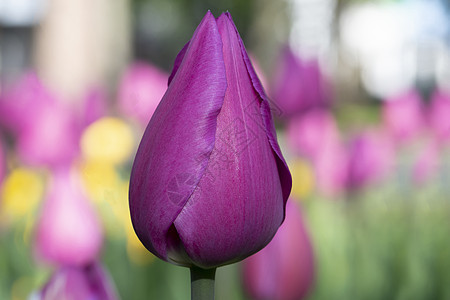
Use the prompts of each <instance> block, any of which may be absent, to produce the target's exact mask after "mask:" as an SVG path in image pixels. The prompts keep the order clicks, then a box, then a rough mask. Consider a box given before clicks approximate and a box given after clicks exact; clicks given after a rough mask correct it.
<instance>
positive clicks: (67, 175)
mask: <svg viewBox="0 0 450 300" xmlns="http://www.w3.org/2000/svg"><path fill="white" fill-rule="evenodd" d="M52 175H53V177H52V179H53V180H52V181H51V185H50V188H49V193H48V196H47V199H46V201H45V203H44V206H43V208H42V212H41V215H40V219H39V221H38V224H37V232H36V250H37V254H38V256H39V257H41V258H43V259H44V260H46V261H49V262H52V263H56V264H60V265H77V266H80V265H84V264H87V263H89V262H92V261H94V260H95V259H96V258H97V255H98V253H99V251H100V249H101V246H102V240H103V238H102V228H101V225H100V222H99V220H98V218H97V215H96V214H95V212H94V210H93V208H92V207H91V206H90V204H89V203H88V200H87V199H86V198H85V196H84V195H83V193H82V190H81V186H80V184H81V182H80V181H79V180H80V179H79V178H78V177H77V176H76V175H77V174H74V173H72V172H71V170H70V168H62V169H60V170H56V171H54V172H53V174H52Z"/></svg>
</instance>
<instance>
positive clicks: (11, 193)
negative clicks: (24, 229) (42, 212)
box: [1, 168, 44, 219]
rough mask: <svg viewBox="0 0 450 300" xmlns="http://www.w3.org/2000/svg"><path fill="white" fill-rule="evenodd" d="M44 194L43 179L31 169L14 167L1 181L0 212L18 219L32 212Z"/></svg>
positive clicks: (7, 216)
mask: <svg viewBox="0 0 450 300" xmlns="http://www.w3.org/2000/svg"><path fill="white" fill-rule="evenodd" d="M43 195H44V179H43V178H42V176H41V175H40V174H39V173H38V172H36V171H33V170H31V169H27V168H17V169H14V170H13V171H12V172H11V173H10V174H9V175H8V176H7V177H6V178H5V181H4V182H3V187H2V191H1V197H2V201H1V214H2V216H3V217H6V218H11V219H18V218H22V217H23V216H25V215H27V214H29V213H31V212H33V211H34V210H35V209H36V206H37V204H38V203H39V201H40V200H41V199H42V197H43Z"/></svg>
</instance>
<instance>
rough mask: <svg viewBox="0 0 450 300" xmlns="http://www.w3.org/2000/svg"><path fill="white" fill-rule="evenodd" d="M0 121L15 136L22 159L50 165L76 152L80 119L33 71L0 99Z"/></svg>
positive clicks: (52, 165)
mask: <svg viewBox="0 0 450 300" xmlns="http://www.w3.org/2000/svg"><path fill="white" fill-rule="evenodd" d="M0 120H1V121H0V123H2V125H3V126H5V127H6V128H7V129H8V130H9V131H10V132H11V133H12V134H13V135H14V137H15V139H16V144H17V145H16V146H17V148H18V149H17V152H18V154H19V156H20V158H21V160H22V161H24V162H25V163H27V164H30V165H33V166H43V165H44V166H49V167H54V166H57V165H62V164H65V163H67V162H70V161H72V160H73V158H74V157H75V156H76V155H77V154H78V152H79V148H78V140H79V136H80V132H81V127H80V125H81V124H80V122H79V120H78V117H77V115H76V113H75V111H74V110H73V109H71V108H70V107H68V106H66V105H65V103H63V102H60V101H58V100H57V98H56V97H55V96H54V95H52V94H51V93H50V91H48V90H47V89H46V88H45V87H44V86H43V84H42V83H41V82H40V80H39V79H38V78H37V77H36V75H34V74H33V73H29V74H25V75H24V76H23V78H22V79H21V80H20V81H19V82H18V83H17V84H16V85H15V86H13V87H12V88H11V89H9V90H7V91H6V92H5V94H4V96H3V97H2V98H1V99H0Z"/></svg>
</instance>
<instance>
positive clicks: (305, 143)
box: [287, 109, 340, 160]
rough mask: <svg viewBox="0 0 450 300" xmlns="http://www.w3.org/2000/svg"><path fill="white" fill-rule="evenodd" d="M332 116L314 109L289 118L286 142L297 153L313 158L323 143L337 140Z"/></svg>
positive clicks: (337, 136) (337, 134) (337, 132)
mask: <svg viewBox="0 0 450 300" xmlns="http://www.w3.org/2000/svg"><path fill="white" fill-rule="evenodd" d="M339 138H340V137H339V131H338V128H337V126H336V122H335V121H334V118H333V116H332V115H331V114H330V113H329V112H328V111H326V110H322V109H316V110H312V111H310V112H308V113H306V114H304V115H301V116H297V117H295V118H293V119H291V120H290V121H289V123H288V125H287V142H288V145H289V146H290V148H291V150H292V151H293V152H294V153H296V154H297V155H301V156H304V157H306V158H308V159H310V160H315V159H316V157H317V156H318V155H319V153H320V151H321V150H322V149H323V148H324V146H325V144H329V143H334V142H336V141H338V140H339Z"/></svg>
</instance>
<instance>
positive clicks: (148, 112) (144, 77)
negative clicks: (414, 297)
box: [118, 62, 169, 127]
mask: <svg viewBox="0 0 450 300" xmlns="http://www.w3.org/2000/svg"><path fill="white" fill-rule="evenodd" d="M168 78H169V75H168V74H167V73H165V72H164V71H162V70H160V69H158V68H156V67H154V66H152V65H150V64H147V63H144V62H136V63H134V64H132V65H130V66H129V67H128V69H127V70H126V71H125V73H124V75H123V77H122V80H121V82H120V89H119V95H118V97H119V99H118V102H119V103H118V106H119V110H120V112H121V113H122V114H123V115H125V116H127V117H129V118H132V119H135V120H136V121H137V122H139V124H141V125H142V126H143V127H145V126H147V124H148V122H149V121H150V118H151V117H152V115H153V112H154V111H155V110H156V107H157V106H158V104H159V101H160V100H161V98H162V96H163V95H164V93H165V92H166V89H167V81H168Z"/></svg>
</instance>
